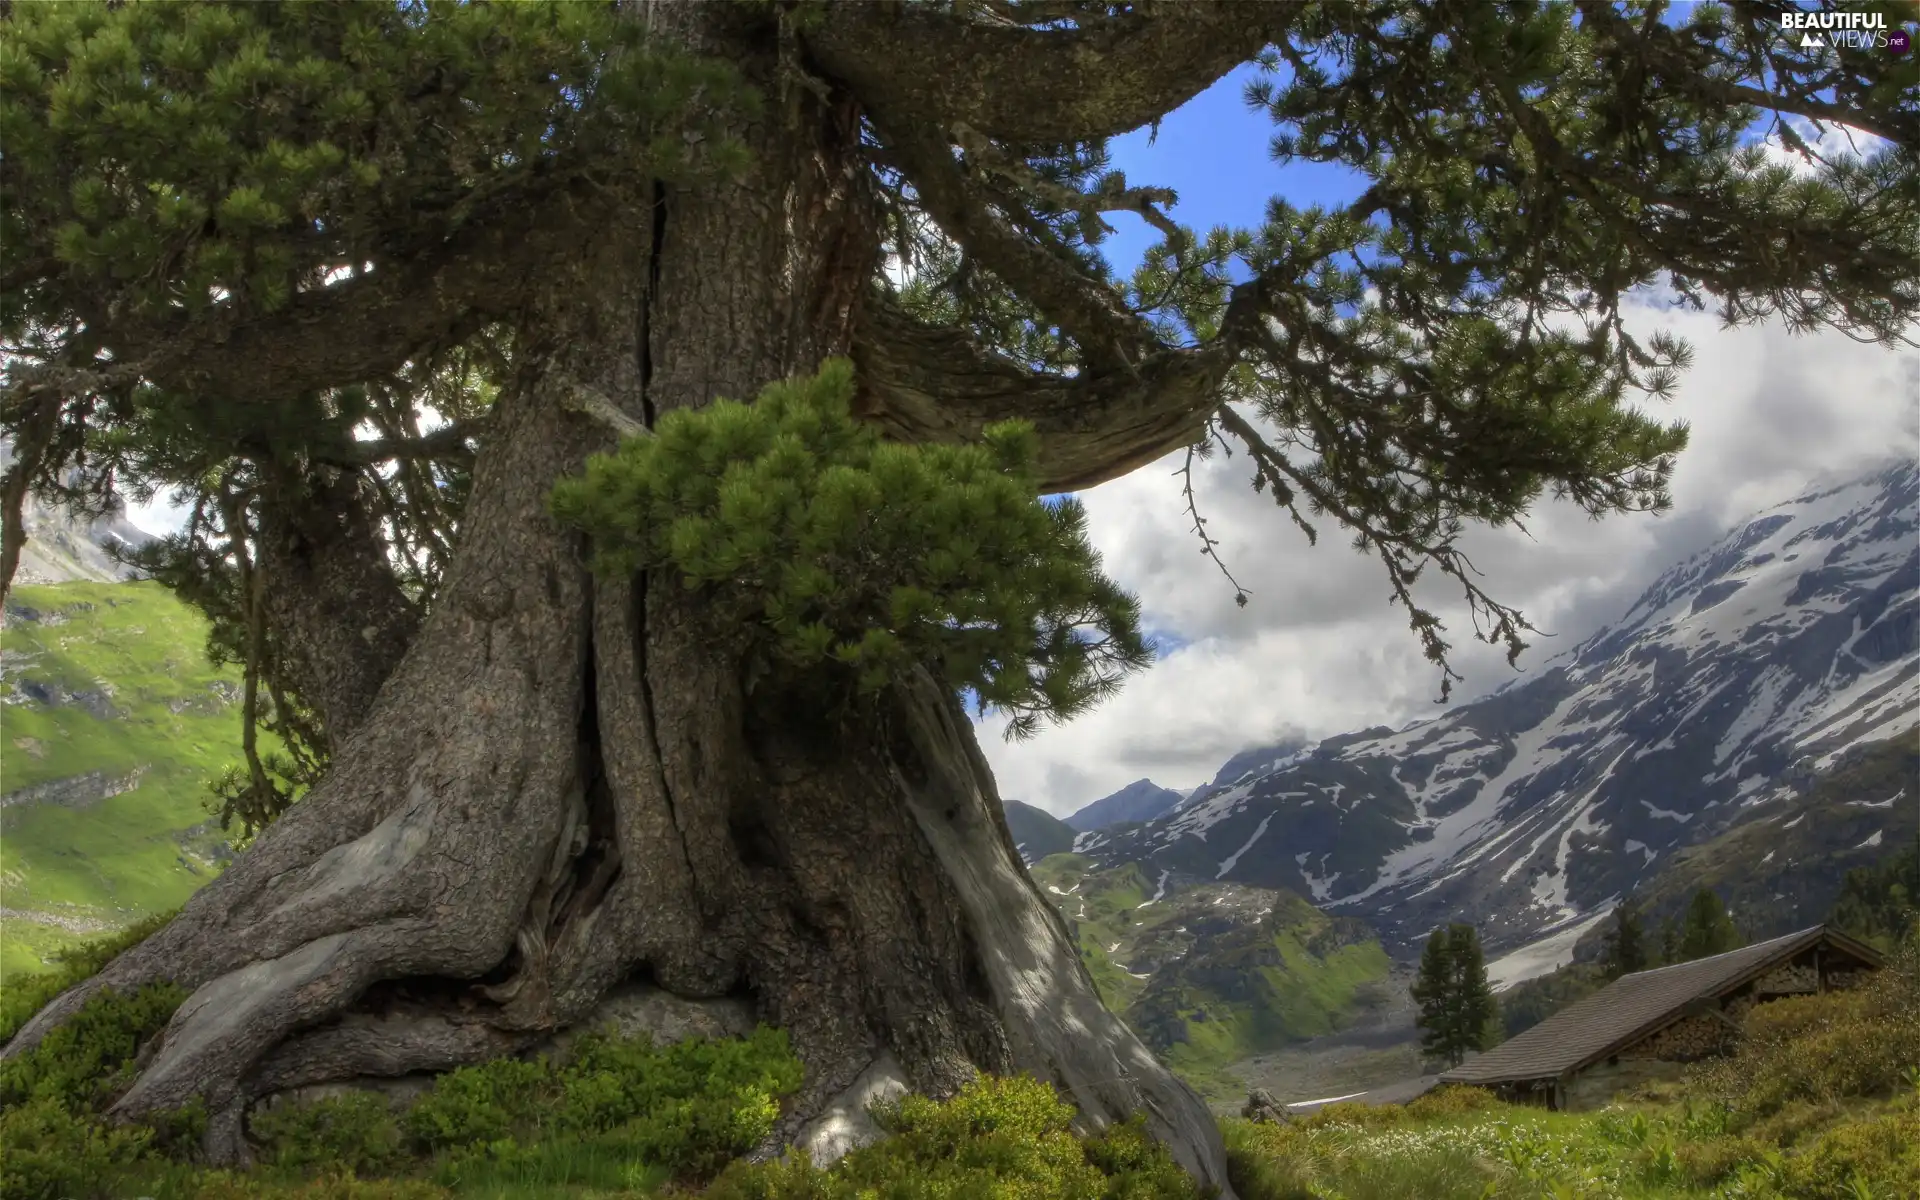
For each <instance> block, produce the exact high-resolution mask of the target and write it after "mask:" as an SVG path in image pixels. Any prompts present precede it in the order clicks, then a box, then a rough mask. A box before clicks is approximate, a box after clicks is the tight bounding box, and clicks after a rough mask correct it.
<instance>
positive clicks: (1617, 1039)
mask: <svg viewBox="0 0 1920 1200" xmlns="http://www.w3.org/2000/svg"><path fill="white" fill-rule="evenodd" d="M1817 944H1825V945H1829V946H1833V947H1836V948H1838V949H1840V950H1841V951H1843V952H1844V953H1846V954H1848V955H1849V956H1851V957H1854V958H1857V959H1860V960H1861V961H1862V962H1864V963H1867V964H1870V965H1872V966H1880V965H1881V958H1880V955H1879V953H1878V952H1877V951H1875V950H1874V949H1873V948H1872V947H1871V946H1868V945H1866V944H1864V943H1862V942H1859V941H1856V940H1854V939H1853V938H1850V937H1848V936H1847V935H1845V934H1843V933H1840V932H1838V931H1836V930H1832V929H1829V928H1827V927H1826V926H1825V925H1815V926H1814V927H1813V928H1811V929H1803V930H1801V931H1800V932H1798V933H1790V934H1787V935H1786V936H1785V937H1777V938H1773V939H1771V940H1769V941H1764V942H1756V943H1754V944H1753V945H1751V946H1743V947H1741V948H1740V949H1738V950H1731V951H1728V952H1727V953H1725V954H1716V955H1714V956H1713V957H1711V958H1699V959H1695V960H1694V961H1692V962H1686V963H1679V964H1676V965H1674V966H1671V967H1657V968H1655V969H1653V970H1651V971H1638V972H1635V973H1634V974H1632V975H1622V976H1621V977H1620V978H1618V979H1616V980H1614V981H1613V982H1612V983H1610V984H1608V985H1607V986H1606V987H1603V988H1601V989H1600V990H1599V991H1597V992H1595V993H1593V994H1592V995H1591V996H1588V997H1586V998H1584V999H1582V1000H1577V1001H1575V1002H1574V1003H1572V1004H1569V1005H1568V1006H1567V1007H1565V1008H1563V1009H1561V1010H1560V1011H1559V1012H1557V1013H1555V1014H1553V1015H1552V1016H1550V1017H1548V1018H1547V1019H1546V1020H1544V1021H1542V1022H1540V1023H1539V1024H1538V1025H1535V1026H1534V1027H1533V1028H1531V1029H1528V1030H1524V1031H1523V1032H1521V1033H1519V1034H1517V1035H1515V1036H1514V1037H1513V1038H1512V1039H1511V1040H1509V1041H1506V1042H1502V1043H1501V1044H1500V1045H1498V1046H1495V1047H1494V1048H1493V1049H1491V1050H1489V1051H1487V1052H1486V1053H1485V1054H1482V1055H1480V1056H1479V1057H1477V1058H1475V1059H1473V1060H1472V1061H1470V1062H1466V1063H1462V1064H1461V1065H1460V1066H1458V1067H1455V1068H1454V1069H1453V1070H1451V1071H1448V1072H1446V1073H1444V1074H1442V1075H1441V1076H1440V1080H1441V1082H1443V1083H1510V1082H1517V1081H1521V1080H1530V1079H1552V1078H1557V1077H1559V1076H1562V1075H1565V1074H1568V1073H1570V1072H1573V1071H1578V1070H1581V1069H1583V1068H1585V1067H1587V1066H1590V1065H1592V1064H1593V1063H1595V1062H1598V1061H1599V1060H1601V1059H1603V1058H1606V1057H1607V1056H1608V1055H1611V1054H1614V1053H1616V1052H1618V1051H1620V1050H1623V1049H1625V1048H1626V1047H1628V1046H1630V1045H1632V1044H1633V1043H1635V1042H1637V1041H1639V1040H1640V1039H1642V1038H1644V1037H1647V1036H1649V1035H1651V1034H1653V1033H1656V1032H1658V1031H1659V1030H1660V1029H1662V1028H1664V1027H1665V1026H1667V1025H1669V1024H1671V1023H1673V1022H1674V1021H1677V1020H1679V1019H1680V1018H1681V1017H1684V1016H1686V1015H1687V1012H1688V1010H1689V1008H1690V1007H1691V1006H1692V1005H1694V1004H1695V1003H1697V1002H1699V1001H1702V1000H1707V999H1711V998H1714V997H1718V996H1722V995H1725V994H1726V993H1728V992H1731V991H1733V990H1734V989H1735V988H1737V987H1739V986H1741V985H1742V984H1744V983H1746V982H1748V981H1749V980H1751V979H1754V978H1756V977H1757V976H1760V975H1763V974H1765V973H1766V972H1767V971H1768V970H1770V969H1772V968H1773V967H1774V966H1775V965H1776V964H1778V963H1780V962H1783V961H1785V960H1787V959H1790V958H1792V957H1794V956H1795V955H1797V954H1799V953H1800V952H1801V951H1803V950H1806V949H1808V948H1810V947H1812V946H1814V945H1817Z"/></svg>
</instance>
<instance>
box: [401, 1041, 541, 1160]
mask: <svg viewBox="0 0 1920 1200" xmlns="http://www.w3.org/2000/svg"><path fill="white" fill-rule="evenodd" d="M554 1090H555V1080H554V1075H553V1068H552V1066H551V1065H550V1064H549V1063H548V1062H547V1061H546V1060H544V1059H540V1060H535V1061H523V1060H520V1059H513V1058H503V1059H497V1060H495V1061H493V1062H487V1063H481V1064H479V1065H477V1066H472V1067H461V1068H460V1069H459V1070H457V1071H449V1072H447V1073H446V1074H445V1075H442V1076H440V1078H438V1079H436V1080H434V1083H433V1090H432V1091H430V1092H428V1093H427V1094H426V1095H425V1096H422V1097H421V1098H420V1100H419V1102H418V1103H416V1104H415V1105H414V1106H413V1107H412V1108H410V1109H408V1110H407V1115H406V1120H405V1125H406V1131H407V1134H408V1136H410V1137H411V1138H412V1139H413V1140H414V1141H415V1142H416V1143H418V1144H419V1145H420V1146H422V1147H423V1148H425V1149H429V1150H439V1149H448V1148H457V1147H461V1146H472V1145H476V1144H479V1143H483V1142H492V1141H498V1140H499V1139H501V1138H504V1137H507V1136H509V1135H510V1134H512V1133H513V1132H514V1131H515V1130H516V1129H526V1128H528V1127H530V1126H534V1125H537V1124H538V1123H539V1120H540V1116H541V1114H542V1112H543V1110H544V1109H545V1105H543V1104H542V1100H543V1099H550V1098H551V1093H552V1092H553V1091H554Z"/></svg>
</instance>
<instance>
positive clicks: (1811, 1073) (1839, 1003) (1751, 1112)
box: [1688, 939, 1920, 1121]
mask: <svg viewBox="0 0 1920 1200" xmlns="http://www.w3.org/2000/svg"><path fill="white" fill-rule="evenodd" d="M1744 1028H1745V1035H1746V1036H1745V1037H1744V1038H1743V1039H1742V1041H1741V1044H1740V1047H1739V1049H1738V1050H1737V1051H1736V1052H1735V1053H1734V1054H1733V1055H1731V1056H1730V1057H1728V1058H1725V1059H1721V1060H1718V1061H1716V1062H1713V1063H1710V1064H1708V1065H1706V1066H1704V1067H1702V1068H1700V1069H1698V1070H1697V1071H1695V1072H1694V1073H1693V1074H1692V1076H1691V1077H1690V1079H1689V1081H1688V1091H1689V1092H1690V1093H1691V1094H1692V1095H1694V1096H1698V1097H1704V1098H1707V1099H1709V1100H1710V1101H1712V1102H1713V1103H1714V1104H1717V1105H1719V1106H1722V1107H1724V1108H1726V1109H1727V1110H1729V1111H1731V1112H1733V1113H1736V1114H1739V1115H1740V1116H1741V1117H1743V1118H1745V1119H1747V1120H1749V1121H1758V1120H1763V1119H1765V1118H1768V1117H1771V1116H1773V1115H1774V1114H1776V1113H1780V1112H1782V1111H1784V1110H1786V1109H1788V1108H1789V1107H1791V1106H1794V1105H1800V1104H1804V1105H1813V1106H1819V1105H1825V1104H1832V1103H1836V1102H1840V1101H1846V1100H1854V1099H1873V1098H1885V1097H1889V1096H1893V1095H1895V1094H1897V1093H1899V1092H1901V1091H1902V1090H1904V1089H1905V1088H1906V1087H1907V1086H1908V1084H1907V1081H1906V1074H1907V1072H1908V1071H1909V1070H1911V1069H1912V1068H1913V1067H1914V1065H1915V1064H1917V1063H1920V941H1916V940H1913V939H1910V940H1909V941H1908V942H1907V943H1906V944H1905V946H1903V947H1902V948H1901V949H1900V950H1898V951H1897V952H1896V953H1895V955H1894V957H1893V959H1892V961H1891V962H1889V964H1888V966H1887V968H1886V969H1885V970H1882V971H1879V972H1877V973H1876V974H1875V975H1874V976H1873V977H1872V978H1870V979H1868V980H1867V981H1866V982H1865V983H1863V984H1862V985H1861V986H1860V987H1858V988H1856V989H1853V990H1851V991H1844V992H1827V993H1825V994H1822V995H1818V996H1797V997H1792V998H1789V999H1785V1000H1776V1001H1773V1002H1772V1003H1769V1004H1763V1005H1760V1006H1759V1007H1757V1008H1755V1009H1754V1010H1753V1011H1752V1012H1750V1013H1748V1014H1747V1018H1746V1021H1745V1027H1744Z"/></svg>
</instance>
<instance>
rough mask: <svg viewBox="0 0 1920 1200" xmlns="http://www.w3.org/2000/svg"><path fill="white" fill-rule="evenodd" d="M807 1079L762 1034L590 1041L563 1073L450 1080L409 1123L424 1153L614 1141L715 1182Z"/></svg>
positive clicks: (789, 1054)
mask: <svg viewBox="0 0 1920 1200" xmlns="http://www.w3.org/2000/svg"><path fill="white" fill-rule="evenodd" d="M801 1075H802V1067H801V1064H800V1060H799V1059H798V1058H796V1057H794V1054H793V1051H792V1049H791V1047H790V1046H789V1045H788V1042H787V1037H786V1035H785V1034H784V1033H782V1032H780V1031H777V1030H772V1029H767V1028H764V1027H762V1028H760V1029H757V1030H755V1031H754V1032H753V1033H752V1034H751V1035H749V1036H748V1037H745V1038H739V1039H724V1040H716V1039H706V1038H692V1039H688V1040H686V1041H681V1042H675V1043H673V1044H671V1045H667V1046H655V1045H654V1044H653V1043H652V1042H651V1041H650V1040H649V1039H647V1038H644V1037H642V1038H613V1037H607V1036H602V1035H589V1036H586V1037H582V1038H580V1039H579V1040H578V1041H576V1042H575V1043H574V1046H573V1053H572V1055H571V1057H569V1058H568V1060H567V1061H566V1062H565V1064H564V1065H556V1064H554V1063H552V1062H550V1061H547V1060H545V1059H541V1060H535V1061H520V1060H514V1059H504V1060H500V1061H497V1062H490V1063H485V1064H482V1065H480V1066H474V1067H466V1068H463V1069H461V1070H458V1071H453V1072H450V1073H448V1074H446V1075H443V1076H441V1077H440V1078H439V1079H438V1080H436V1081H435V1083H434V1086H433V1090H432V1091H430V1092H429V1093H428V1094H427V1095H426V1096H424V1097H422V1098H421V1100H420V1101H419V1102H418V1103H417V1104H415V1105H414V1107H413V1108H412V1109H411V1110H409V1111H408V1113H407V1114H406V1116H405V1118H404V1119H403V1122H402V1125H403V1128H404V1130H405V1132H406V1134H407V1136H408V1137H409V1138H411V1139H412V1141H413V1142H414V1144H415V1145H416V1146H417V1147H418V1148H420V1149H422V1150H427V1151H433V1150H452V1151H464V1152H475V1151H479V1153H478V1154H477V1155H476V1154H474V1153H466V1154H463V1155H457V1156H455V1157H456V1158H458V1159H460V1160H461V1161H462V1162H464V1161H467V1160H472V1159H476V1158H478V1159H486V1158H487V1157H488V1156H489V1155H491V1156H492V1158H493V1159H495V1160H497V1159H498V1158H499V1157H500V1155H501V1154H503V1153H512V1152H513V1151H511V1147H513V1146H525V1145H533V1144H536V1143H541V1142H546V1141H553V1140H559V1141H562V1142H566V1141H587V1142H591V1141H592V1140H594V1139H596V1138H600V1137H605V1136H616V1137H617V1140H618V1141H619V1142H620V1143H621V1144H622V1145H624V1146H626V1147H627V1148H628V1149H629V1150H630V1151H631V1152H632V1153H633V1154H634V1155H635V1156H637V1157H638V1158H640V1159H642V1160H644V1161H645V1162H646V1163H648V1164H650V1165H652V1166H657V1167H660V1168H663V1169H665V1170H666V1171H668V1172H670V1173H671V1174H673V1175H675V1176H679V1177H686V1178H706V1177H708V1176H711V1175H712V1174H714V1173H715V1172H717V1171H718V1170H720V1168H721V1167H723V1166H725V1165H726V1163H727V1162H728V1161H729V1160H731V1159H733V1158H735V1157H736V1156H738V1155H740V1154H742V1153H745V1152H746V1151H747V1150H750V1149H752V1148H753V1146H754V1145H755V1144H757V1143H758V1142H759V1141H760V1140H761V1139H762V1138H764V1137H766V1136H767V1134H768V1133H770V1132H771V1131H772V1129H773V1124H774V1122H775V1120H777V1119H778V1117H779V1115H780V1105H779V1100H780V1097H782V1096H785V1095H788V1094H789V1093H791V1092H793V1091H795V1090H797V1089H798V1088H799V1086H800V1081H801ZM458 1170H459V1167H458V1164H456V1170H455V1173H456V1174H457V1173H458Z"/></svg>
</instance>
